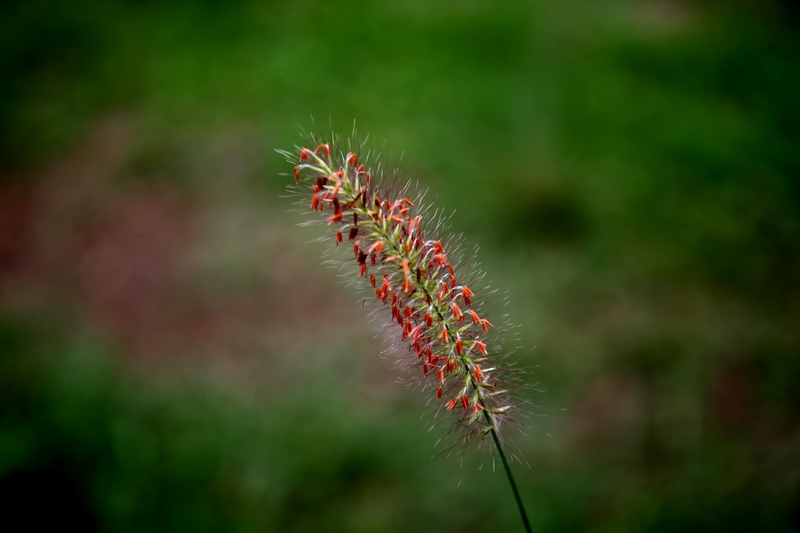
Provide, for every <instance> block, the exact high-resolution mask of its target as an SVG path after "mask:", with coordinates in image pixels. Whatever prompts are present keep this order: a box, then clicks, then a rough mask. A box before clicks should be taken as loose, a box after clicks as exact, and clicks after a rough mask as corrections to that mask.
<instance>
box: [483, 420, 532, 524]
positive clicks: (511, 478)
mask: <svg viewBox="0 0 800 533" xmlns="http://www.w3.org/2000/svg"><path fill="white" fill-rule="evenodd" d="M490 422H491V421H490ZM491 432H492V439H494V445H495V447H496V448H497V453H498V454H500V460H501V461H503V467H505V469H506V476H508V482H509V483H510V484H511V491H512V492H513V493H514V499H516V500H517V508H519V514H520V516H522V523H523V524H525V531H527V532H528V533H532V531H533V530H532V529H531V523H530V522H529V521H528V514H527V513H526V512H525V506H524V505H523V504H522V498H521V497H520V495H519V489H518V488H517V483H516V481H514V474H512V473H511V466H510V465H509V464H508V459H506V454H505V452H504V451H503V447H502V446H501V445H500V439H499V438H498V437H497V431H495V429H494V426H492V429H491Z"/></svg>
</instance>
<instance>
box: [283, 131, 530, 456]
mask: <svg viewBox="0 0 800 533" xmlns="http://www.w3.org/2000/svg"><path fill="white" fill-rule="evenodd" d="M280 153H282V154H283V155H285V156H286V157H287V159H288V160H289V162H290V163H292V164H293V165H294V174H293V176H294V181H295V183H294V184H293V185H292V186H291V187H290V188H291V189H294V190H296V191H297V192H300V193H301V194H304V195H306V200H305V201H306V202H308V203H307V204H306V205H308V206H310V209H311V211H312V212H314V213H323V214H322V215H321V217H320V218H321V219H322V220H324V221H325V222H326V223H327V226H329V227H330V231H331V234H332V235H335V241H336V244H337V246H339V243H342V244H343V245H344V242H345V241H347V242H348V243H352V255H349V254H348V257H349V259H348V260H349V261H352V262H353V271H354V272H358V275H359V276H360V277H361V278H363V280H364V284H367V283H368V284H369V286H370V289H368V290H370V291H372V292H371V293H370V294H373V293H374V300H373V301H374V302H376V304H377V305H378V306H379V307H382V308H384V309H388V310H389V311H390V313H391V314H390V316H388V317H387V318H388V320H389V321H390V322H391V323H392V324H393V325H394V326H393V327H394V328H396V331H397V332H398V333H399V336H400V339H401V341H402V342H404V343H405V344H406V346H407V347H408V349H409V352H411V353H412V354H413V355H412V356H410V357H409V358H406V363H407V364H408V366H412V367H415V370H413V372H415V373H416V375H417V376H418V378H419V380H421V382H422V383H423V384H424V385H425V387H426V388H427V387H428V386H430V388H431V389H432V390H433V394H432V397H433V398H435V400H436V401H437V402H438V404H439V405H440V411H441V412H447V411H449V412H450V413H451V414H452V415H453V416H454V418H453V423H454V427H455V428H462V429H463V436H464V438H465V440H466V441H467V442H468V440H469V438H470V437H472V436H474V435H476V434H480V435H481V436H485V435H487V434H489V433H494V434H495V435H497V432H498V429H499V427H500V426H501V424H502V422H503V421H504V420H506V419H508V418H509V416H510V415H511V414H512V413H513V412H514V411H515V410H516V407H515V404H514V402H513V401H512V399H511V394H510V392H509V390H508V389H507V388H506V387H504V386H503V385H508V384H509V383H511V382H513V381H514V379H513V377H512V378H509V376H508V375H504V374H503V373H502V369H498V368H494V367H493V359H496V358H497V357H499V356H500V355H501V352H500V350H498V349H495V348H496V347H495V346H494V345H493V342H492V341H491V340H490V339H489V338H488V337H490V336H491V335H492V333H493V327H494V326H493V324H492V322H490V321H489V319H488V318H487V317H486V316H484V315H483V314H482V312H481V309H480V306H479V305H478V300H477V297H476V294H475V293H474V292H473V291H472V289H470V287H468V286H467V285H466V283H465V282H464V281H462V277H461V274H462V272H461V270H463V269H460V268H457V267H455V266H454V265H453V262H452V261H451V259H450V256H449V255H448V250H447V249H446V248H445V245H444V244H443V243H442V241H441V240H439V239H438V238H436V237H435V236H433V235H428V234H427V228H429V227H430V226H431V225H430V224H429V222H430V221H428V220H425V218H424V214H425V210H424V209H420V208H419V206H417V205H415V202H416V200H415V199H410V198H408V197H407V196H406V194H407V190H408V187H407V186H406V187H403V188H400V189H399V192H397V193H396V194H393V193H392V191H393V190H398V189H396V188H395V187H393V186H391V185H388V186H385V187H386V188H385V189H382V187H381V184H380V183H378V181H379V180H377V179H376V176H375V175H374V174H373V169H371V168H367V167H366V166H365V163H362V162H361V156H360V155H357V154H355V153H353V152H347V153H344V152H342V151H339V150H336V149H335V147H332V146H331V145H330V144H329V143H325V142H322V143H318V142H317V141H316V140H314V141H313V144H312V147H298V149H297V151H296V152H280ZM434 225H435V224H434ZM471 279H474V276H473V278H471Z"/></svg>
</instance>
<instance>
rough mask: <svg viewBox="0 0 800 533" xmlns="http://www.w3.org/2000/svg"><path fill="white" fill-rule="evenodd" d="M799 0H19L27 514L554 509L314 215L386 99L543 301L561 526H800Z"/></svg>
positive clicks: (6, 404) (542, 335) (519, 302)
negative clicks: (328, 175)
mask: <svg viewBox="0 0 800 533" xmlns="http://www.w3.org/2000/svg"><path fill="white" fill-rule="evenodd" d="M796 6H797V4H796V3H794V2H789V1H785V2H778V1H769V0H760V1H758V0H751V1H746V0H736V1H733V0H730V1H724V2H722V1H720V2H712V1H700V0H697V1H689V0H653V1H623V0H619V1H610V0H609V1H600V0H586V1H578V0H565V1H551V2H544V1H538V2H533V1H532V2H519V1H495V2H477V1H471V0H470V1H455V0H453V1H439V2H435V1H419V0H402V1H401V0H393V1H385V2H358V1H354V2H340V1H318V2H312V1H296V2H277V1H272V2H267V1H262V2H257V1H248V0H233V1H221V0H220V1H214V0H205V1H197V2H189V1H177V0H176V1H166V0H161V1H145V0H142V1H133V0H130V1H127V2H125V1H116V2H111V1H108V2H99V1H88V0H86V1H81V2H77V1H74V2H64V1H49V2H43V1H37V0H20V1H6V2H4V3H3V4H2V7H0V509H3V515H2V516H3V518H2V520H4V521H10V520H12V519H13V518H14V517H17V518H19V517H21V518H22V519H24V520H25V521H26V523H27V524H28V526H29V529H35V527H36V526H41V525H44V524H52V523H56V524H59V525H60V526H62V527H63V526H66V525H70V524H73V525H78V526H80V527H81V528H82V529H83V530H87V531H91V530H107V531H182V530H185V531H281V532H295V531H297V532H300V531H309V532H310V531H315V532H319V531H333V532H337V531H342V532H345V531H348V532H349V531H353V532H407V531H436V532H446V531H460V532H472V531H474V532H478V531H480V532H486V531H519V530H521V522H520V520H519V517H518V516H517V515H516V511H515V507H514V503H513V500H512V499H511V493H510V490H509V488H508V486H507V483H506V480H505V479H504V477H503V475H502V473H500V472H497V473H493V472H492V468H491V460H490V458H489V457H488V456H486V457H482V456H481V455H480V453H470V454H467V457H466V459H465V460H464V464H463V466H462V465H461V464H460V460H459V458H457V457H449V458H446V457H445V456H437V454H438V453H439V452H440V449H439V448H435V447H434V443H435V441H436V439H437V438H438V436H439V432H440V431H441V428H439V427H436V428H434V429H433V430H432V431H428V429H429V426H430V422H431V419H430V412H429V411H426V409H425V407H424V404H425V401H426V399H425V398H424V397H423V395H421V394H419V393H418V392H417V391H409V390H406V389H405V388H404V387H403V386H402V385H401V384H398V383H397V382H396V378H397V373H396V371H395V369H394V368H393V367H392V362H391V361H390V360H386V359H381V358H380V357H378V354H379V351H380V349H381V346H382V342H381V339H380V338H376V335H375V333H374V331H373V326H372V325H371V324H369V323H368V322H367V321H366V320H365V313H364V311H363V310H362V309H361V308H360V306H359V305H358V303H357V298H356V296H355V295H354V294H353V293H351V292H350V291H348V289H347V288H345V287H343V286H342V285H341V284H340V283H339V282H338V280H337V276H336V272H334V271H331V270H328V269H325V268H323V267H322V266H320V253H321V251H322V248H324V247H325V246H324V245H323V246H321V245H319V243H314V244H307V241H309V240H311V239H313V238H315V237H316V236H318V235H319V232H318V231H317V229H318V228H316V229H314V228H312V229H308V228H306V229H299V228H297V227H296V224H297V223H298V222H301V221H302V218H301V217H300V216H299V215H296V214H290V213H287V209H288V208H289V204H290V201H289V200H287V199H286V198H281V195H282V194H283V193H282V191H283V190H284V187H285V184H286V181H287V178H286V177H284V176H279V175H278V173H279V172H286V171H288V170H289V169H288V168H287V165H286V163H285V162H283V161H282V160H281V158H280V156H278V155H277V154H275V153H274V151H273V150H274V149H275V148H291V146H292V145H294V144H296V143H299V142H300V138H299V136H298V131H299V129H300V127H303V128H305V129H307V130H316V131H321V132H326V131H329V130H330V128H331V127H332V128H333V129H334V130H335V131H337V132H340V133H343V134H349V132H350V131H351V129H352V126H353V120H354V119H355V121H356V124H357V126H358V130H359V132H360V133H361V134H366V133H370V135H371V138H372V139H375V140H376V146H378V147H382V146H383V145H384V141H385V148H384V160H385V161H386V162H387V164H388V165H389V166H393V165H395V164H397V162H398V161H399V160H400V157H401V154H404V155H403V161H402V167H403V172H404V175H405V176H407V177H409V178H413V179H418V180H419V181H420V182H421V183H422V184H424V185H425V186H427V187H430V189H431V191H432V192H431V194H432V195H433V196H435V197H436V199H437V205H438V206H440V207H441V208H443V209H444V210H445V211H448V212H449V211H452V210H455V215H454V217H453V225H454V229H455V231H457V232H462V231H463V232H464V233H465V234H466V235H467V239H468V241H469V242H470V243H471V244H477V245H480V246H481V252H480V254H479V257H478V259H479V260H480V261H481V262H482V264H483V266H484V268H485V269H486V270H487V271H488V272H489V277H490V278H492V279H494V280H496V283H495V284H494V285H495V286H496V287H498V288H499V289H500V290H501V291H507V292H508V293H510V300H511V302H510V305H509V307H508V310H509V312H510V314H511V315H512V317H513V319H514V321H515V322H516V323H518V324H520V325H521V328H520V333H521V338H520V341H519V344H520V347H521V352H520V353H521V354H522V363H523V364H524V365H526V366H529V367H532V368H533V369H534V372H532V373H531V374H529V375H528V376H527V379H528V380H529V381H530V382H531V383H534V382H539V383H540V385H539V387H540V388H542V389H544V391H545V392H544V393H543V394H539V393H534V392H530V393H528V396H527V398H528V399H529V400H530V401H531V402H533V403H534V404H536V405H538V406H540V408H536V409H533V415H534V416H532V418H531V419H529V420H528V424H529V426H530V427H529V428H528V429H527V430H526V435H524V436H523V435H516V436H515V437H514V440H515V442H516V443H517V445H518V446H519V447H520V449H521V451H522V452H523V454H524V456H525V458H526V459H527V461H528V462H529V463H530V468H528V467H527V466H525V465H520V464H517V465H516V472H517V476H518V481H519V485H520V488H521V491H522V494H523V498H524V500H525V501H526V504H527V506H528V511H529V514H530V517H531V521H532V523H533V525H534V528H535V529H536V530H537V531H559V532H563V531H604V532H606V531H607V532H611V531H688V530H702V531H796V530H798V528H800V386H799V385H800V384H799V383H798V382H799V381H800V380H799V379H798V378H800V181H799V178H800V152H799V151H798V146H800V143H798V141H800V98H798V96H797V95H798V87H800V66H799V63H800V60H798V58H800V32H798V27H799V25H800V10H798V8H797V7H796ZM311 116H313V117H314V121H315V122H316V125H314V122H312V119H311ZM289 179H291V178H289ZM531 348H534V349H532V350H531ZM426 412H427V415H423V413H426ZM421 416H422V418H420V417H421ZM481 465H483V468H479V467H480V466H481ZM459 483H460V486H459ZM0 529H2V528H1V527H0Z"/></svg>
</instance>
